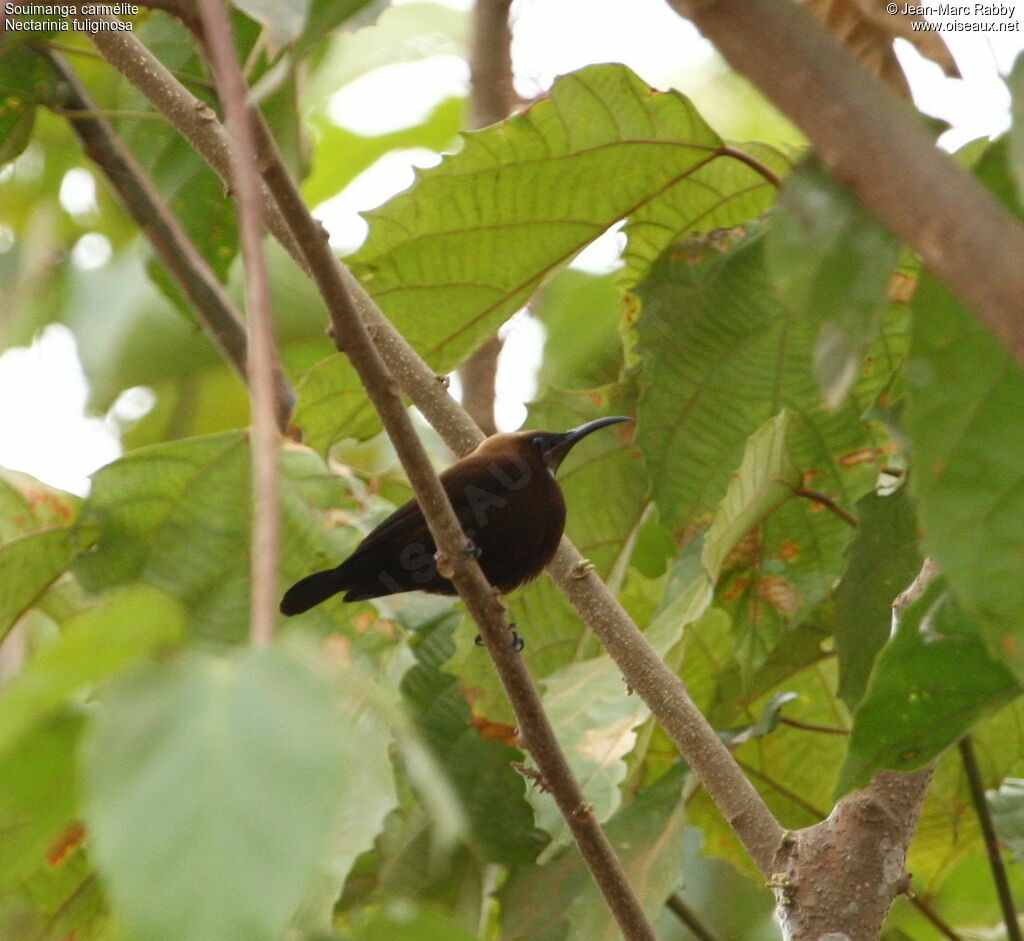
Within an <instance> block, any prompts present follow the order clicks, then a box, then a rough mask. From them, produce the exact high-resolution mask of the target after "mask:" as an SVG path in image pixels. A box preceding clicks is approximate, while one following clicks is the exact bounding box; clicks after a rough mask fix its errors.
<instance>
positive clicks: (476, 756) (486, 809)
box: [402, 614, 542, 865]
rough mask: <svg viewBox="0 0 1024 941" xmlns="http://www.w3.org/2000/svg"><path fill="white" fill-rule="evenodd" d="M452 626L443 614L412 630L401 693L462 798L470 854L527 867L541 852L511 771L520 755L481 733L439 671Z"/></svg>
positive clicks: (520, 784)
mask: <svg viewBox="0 0 1024 941" xmlns="http://www.w3.org/2000/svg"><path fill="white" fill-rule="evenodd" d="M453 620H457V618H455V617H454V616H453V615H451V614H449V615H446V616H442V617H441V618H439V619H437V620H435V621H433V622H431V623H428V624H426V625H421V626H420V627H419V628H418V629H417V632H416V644H415V646H414V647H413V652H414V653H415V655H416V660H417V664H416V666H414V667H412V669H410V670H409V671H408V673H406V675H405V677H404V678H403V679H402V695H403V697H404V698H405V700H406V701H407V703H408V704H409V706H410V712H411V713H412V715H413V716H415V721H416V725H417V727H418V728H419V729H420V731H421V733H422V734H423V736H424V738H425V739H426V743H427V745H428V746H429V747H430V748H431V750H432V751H433V752H434V754H435V755H436V756H437V758H438V760H439V761H441V762H443V766H444V769H445V771H446V772H447V774H448V777H449V779H450V780H451V783H452V785H453V786H454V787H455V789H456V791H457V792H458V794H459V797H460V798H461V801H462V806H463V808H464V809H465V812H466V815H467V816H468V818H469V822H470V827H469V831H468V834H467V836H468V839H469V840H470V841H471V843H472V844H473V846H474V848H475V849H476V850H477V851H478V852H479V853H480V855H481V857H482V858H483V859H485V860H487V861H488V862H492V863H502V864H504V865H513V864H516V863H525V862H529V861H530V860H532V859H534V857H536V855H537V853H538V851H539V850H540V847H541V841H542V835H541V834H540V833H539V832H538V831H537V829H536V828H535V827H534V824H533V813H532V812H531V809H530V806H529V804H527V802H526V800H525V799H524V791H525V790H526V787H525V782H524V781H523V778H522V775H520V774H519V773H518V772H517V771H515V770H514V768H513V767H512V763H513V762H514V761H520V760H522V753H521V752H520V751H519V750H518V749H515V748H512V747H510V746H508V745H506V744H504V743H502V742H498V741H488V740H486V739H484V738H483V737H482V736H481V735H480V733H479V731H478V730H477V729H476V728H475V727H474V726H473V723H472V721H471V716H470V712H469V706H468V705H467V703H466V700H465V699H464V698H463V695H462V691H461V690H460V689H459V683H458V681H457V680H456V679H455V677H454V676H451V675H449V674H448V673H444V672H442V670H441V666H442V665H443V664H444V662H445V661H446V660H448V659H449V658H450V657H451V655H452V652H453V650H454V644H453V643H452V640H451V632H452V626H453Z"/></svg>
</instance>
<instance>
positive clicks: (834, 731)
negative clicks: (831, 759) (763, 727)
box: [779, 716, 850, 735]
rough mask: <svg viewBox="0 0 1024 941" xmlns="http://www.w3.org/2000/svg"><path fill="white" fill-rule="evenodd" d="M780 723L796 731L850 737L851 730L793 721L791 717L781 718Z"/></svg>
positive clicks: (797, 720) (798, 720)
mask: <svg viewBox="0 0 1024 941" xmlns="http://www.w3.org/2000/svg"><path fill="white" fill-rule="evenodd" d="M779 722H781V723H782V724H783V725H791V726H793V728H794V729H803V730H804V731H806V732H822V733H824V734H825V735H849V734H850V730H849V729H839V728H835V727H833V726H831V725H815V724H814V723H813V722H803V721H801V720H800V719H791V718H790V717H789V716H779Z"/></svg>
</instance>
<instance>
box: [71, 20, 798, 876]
mask: <svg viewBox="0 0 1024 941" xmlns="http://www.w3.org/2000/svg"><path fill="white" fill-rule="evenodd" d="M90 39H91V40H92V41H93V43H94V44H95V45H96V48H97V49H99V50H100V52H101V53H102V54H103V55H104V57H105V58H107V60H108V61H109V62H110V63H111V64H112V65H113V66H114V67H115V68H117V69H118V70H119V71H121V72H122V73H123V74H124V75H125V76H126V77H127V78H128V79H129V81H131V82H132V83H133V84H134V85H135V86H136V87H137V88H139V90H140V91H142V93H143V94H144V95H146V97H147V98H149V100H150V101H151V102H152V103H153V104H154V106H155V107H156V108H157V109H158V110H160V111H161V112H162V113H164V114H165V115H166V117H167V118H168V120H170V121H171V122H172V123H174V124H175V126H179V122H181V125H180V127H181V130H182V133H183V134H184V135H185V136H186V138H187V139H188V140H189V141H190V143H192V144H193V146H194V147H196V149H197V150H198V152H199V153H200V154H201V155H202V156H203V158H204V159H206V160H207V162H209V163H210V165H211V166H212V167H213V168H214V170H216V171H217V172H218V173H221V168H222V167H223V166H224V165H225V163H226V149H227V147H228V143H227V139H226V137H225V136H224V135H223V130H222V129H221V128H220V126H219V125H218V124H217V122H216V119H215V118H214V117H213V115H212V113H211V112H210V111H209V109H208V108H205V106H204V105H203V104H202V103H201V102H198V101H197V100H196V99H195V98H193V97H192V96H191V95H190V94H189V92H188V91H187V90H186V89H185V88H184V87H182V86H181V84H180V83H179V82H177V81H176V80H175V79H174V77H173V76H172V75H170V73H169V72H167V70H166V69H164V68H163V66H162V65H160V63H159V62H158V61H157V60H156V59H155V57H153V56H152V55H151V54H150V53H149V52H148V50H146V49H145V48H144V47H142V44H141V43H139V42H138V40H136V39H135V37H134V36H132V35H131V34H130V33H127V32H118V33H115V32H97V33H94V34H90ZM154 86H157V87H154ZM168 86H170V87H168ZM189 102H191V104H189ZM197 109H199V110H203V109H205V113H206V117H205V118H204V120H203V121H202V122H197V121H195V120H194V119H193V117H192V115H193V114H194V113H195V112H196V110H197ZM265 156H266V155H264V154H261V155H260V157H261V161H262V162H263V165H264V166H265V167H266V168H267V169H266V170H265V173H264V179H265V180H266V178H267V175H268V174H270V173H272V172H273V171H272V169H271V168H272V165H273V163H274V161H273V160H272V159H267V160H265V161H264V157H265ZM264 198H265V200H269V199H271V198H270V195H269V192H268V191H266V190H265V192H264ZM271 202H273V201H272V200H271ZM282 209H283V207H282ZM282 209H279V208H278V207H277V205H276V203H275V204H274V205H273V207H272V210H271V212H270V214H269V219H270V221H271V225H270V228H271V231H272V232H273V234H274V235H275V236H277V237H280V238H281V240H282V244H283V245H284V246H285V247H286V248H287V249H288V250H289V251H290V252H292V253H293V254H294V255H295V256H297V257H298V258H300V259H303V260H302V261H300V264H301V265H302V267H303V268H304V269H305V270H307V271H311V270H312V268H311V265H310V263H309V262H308V261H306V260H305V259H304V256H303V253H302V252H301V251H300V250H299V248H298V244H297V242H296V239H295V237H294V236H293V235H292V233H291V231H290V230H289V229H288V225H289V224H296V219H295V218H293V217H292V216H290V215H288V214H287V213H283V212H282ZM302 215H303V216H304V217H308V216H309V213H308V210H305V211H304V213H303V214H302ZM286 216H287V222H286ZM310 221H312V220H310ZM282 229H284V231H283V232H282V231H281V230H282ZM317 245H318V246H319V247H318V248H316V246H314V245H313V243H312V242H310V243H309V244H307V245H306V246H304V247H305V248H307V249H309V250H312V249H313V248H316V255H317V257H318V264H321V265H323V266H324V268H325V270H326V269H327V268H328V267H331V268H333V269H335V273H334V274H332V275H330V279H331V280H330V281H329V282H326V283H325V284H324V285H320V291H321V294H322V295H323V297H324V299H325V301H326V302H327V303H328V304H329V305H330V304H331V303H332V298H333V297H334V295H335V294H337V293H339V292H341V291H342V290H343V291H344V292H346V297H347V299H346V301H345V303H346V304H349V305H350V306H352V307H354V308H355V310H356V311H357V313H358V314H359V316H360V318H361V319H362V321H363V322H364V323H365V324H366V327H367V329H368V330H369V332H370V333H371V335H372V336H373V341H374V343H375V345H376V347H377V349H378V350H379V352H380V354H381V356H382V357H383V359H384V361H385V363H386V365H387V366H388V369H389V371H390V373H391V375H392V376H393V378H394V380H395V381H396V382H397V383H398V385H399V387H400V388H401V389H402V390H403V391H404V392H405V393H406V394H407V395H408V396H409V398H410V399H411V400H412V402H413V404H414V405H416V407H417V408H419V409H420V411H421V412H422V413H423V415H424V416H425V417H426V419H427V421H428V422H430V424H431V425H432V426H433V427H434V428H435V429H436V430H437V431H438V432H439V434H440V435H441V437H442V438H443V439H444V441H445V443H446V444H447V445H448V447H450V448H451V449H452V450H453V451H454V452H455V453H456V454H466V453H468V452H469V451H471V450H473V448H475V447H476V446H477V445H478V444H479V443H480V441H481V440H482V439H483V435H482V434H481V433H480V430H479V428H477V427H476V425H475V424H474V423H473V422H472V420H471V419H470V418H469V416H468V415H467V414H466V412H465V411H464V410H463V409H462V408H461V407H460V406H459V404H458V403H457V402H456V401H455V400H454V399H452V397H451V396H450V395H448V393H447V390H446V388H445V386H444V384H443V382H442V378H443V377H439V376H437V375H436V374H435V373H434V372H433V371H432V370H431V369H430V367H429V366H427V365H426V363H424V362H423V360H422V359H420V357H419V356H418V355H417V354H416V352H415V351H414V350H413V349H412V347H411V346H409V344H408V342H407V341H406V340H405V338H404V337H402V335H401V334H400V333H399V332H398V331H397V330H395V328H394V327H393V326H392V325H391V323H390V321H388V319H387V318H386V317H385V316H384V314H383V313H382V312H381V311H380V309H379V308H378V307H377V305H376V304H375V303H374V302H373V300H372V299H371V298H370V297H369V295H368V294H367V293H366V292H365V290H363V288H362V286H361V285H360V284H359V282H358V281H357V280H356V279H355V278H354V277H353V276H352V274H351V272H349V270H348V269H347V268H346V267H345V266H344V265H342V263H341V262H340V261H339V260H338V259H337V258H335V256H334V254H333V253H332V252H331V250H330V247H329V245H328V244H327V241H326V238H320V241H319V242H318V243H317ZM332 283H333V284H337V285H338V287H337V288H332V287H330V284H332ZM548 573H549V574H550V575H551V577H552V578H553V579H554V580H555V582H556V583H557V584H558V586H559V588H560V589H561V590H562V592H563V594H565V596H566V598H568V600H569V601H570V603H572V604H573V606H574V607H575V608H576V610H577V611H578V612H579V613H580V616H581V617H582V619H583V621H584V622H585V623H586V624H587V626H588V627H590V629H591V630H592V631H593V632H594V634H595V635H596V636H597V638H598V640H599V641H600V642H601V643H602V645H603V646H604V648H605V649H606V650H607V651H608V653H609V654H610V655H611V656H612V658H613V659H614V660H615V662H616V664H617V665H618V667H619V669H620V670H621V671H622V674H623V676H624V677H625V679H626V682H627V683H628V684H629V687H630V689H633V690H635V691H636V692H637V693H638V694H639V695H640V696H641V698H642V699H643V700H644V702H645V703H646V705H647V706H648V708H649V709H650V710H651V712H652V713H653V714H654V716H655V718H656V719H657V720H658V722H659V723H660V724H661V726H662V727H663V728H664V729H665V730H666V732H667V733H668V734H669V736H670V737H671V738H672V740H673V742H675V744H676V746H677V747H678V748H679V750H680V753H681V754H682V755H683V757H684V758H685V759H686V760H687V762H688V763H689V764H690V767H691V768H693V770H694V772H695V773H696V774H697V776H698V778H699V779H700V781H701V783H702V784H703V785H704V786H705V788H707V790H708V793H709V794H710V795H711V798H712V800H713V801H714V802H715V803H716V805H717V806H718V807H719V809H720V810H721V811H722V813H723V815H724V816H725V818H726V819H727V820H728V821H729V823H730V825H732V826H733V828H734V829H735V831H736V833H737V835H738V836H739V838H740V840H741V841H742V842H743V844H744V846H745V847H746V848H747V851H748V852H749V853H750V855H751V858H752V859H753V860H754V863H755V864H756V865H757V867H758V869H760V871H761V872H762V873H763V874H764V875H765V876H766V877H768V876H770V874H771V873H772V872H773V871H774V858H775V854H776V851H777V850H778V848H779V846H780V844H781V842H782V838H783V830H782V828H781V827H780V826H779V824H778V823H777V822H776V820H775V818H774V817H773V816H772V813H771V811H770V810H769V809H768V807H767V805H766V804H765V803H764V801H763V799H762V798H761V796H760V794H758V792H757V791H756V790H755V789H754V787H753V785H751V783H750V782H749V781H748V780H747V778H746V776H745V775H744V774H743V772H742V770H741V769H740V768H739V766H738V765H737V764H736V762H735V761H734V759H733V758H732V756H731V755H730V754H729V751H728V749H726V747H725V746H724V745H723V744H722V742H721V740H720V739H719V738H718V735H717V734H716V733H715V731H714V729H713V728H712V727H711V726H710V724H709V723H708V722H707V720H706V719H705V718H704V716H703V715H702V714H701V713H700V710H698V709H697V707H696V705H695V704H694V703H693V701H692V700H691V699H690V697H689V695H688V693H687V692H686V689H685V687H684V685H683V682H682V680H680V679H679V677H678V676H676V675H675V673H673V672H672V670H670V669H669V668H668V667H667V666H666V665H665V664H664V663H663V662H662V660H661V658H660V657H658V655H657V654H656V653H655V652H654V651H653V650H652V649H651V647H650V645H649V644H648V643H647V641H646V639H645V638H644V635H643V633H642V632H641V631H640V630H639V628H638V627H637V626H636V624H634V623H633V621H632V620H631V619H630V617H629V615H628V614H626V612H625V610H624V609H623V607H622V605H621V604H619V602H618V600H617V599H616V598H615V596H614V595H612V594H611V592H610V591H609V590H608V588H607V587H606V586H605V584H604V583H603V582H602V581H601V580H600V579H599V578H598V577H597V576H596V575H595V574H594V573H593V572H592V571H589V570H588V566H587V564H586V560H585V559H584V558H583V556H581V555H580V553H579V552H578V551H577V550H576V548H575V547H574V546H573V545H572V543H571V542H570V541H569V540H568V539H565V538H563V539H562V542H561V544H560V546H559V549H558V552H557V553H556V555H555V557H554V559H553V560H552V562H551V564H550V565H549V566H548ZM485 636H486V635H485ZM503 643H507V638H506V639H505V640H504V641H503Z"/></svg>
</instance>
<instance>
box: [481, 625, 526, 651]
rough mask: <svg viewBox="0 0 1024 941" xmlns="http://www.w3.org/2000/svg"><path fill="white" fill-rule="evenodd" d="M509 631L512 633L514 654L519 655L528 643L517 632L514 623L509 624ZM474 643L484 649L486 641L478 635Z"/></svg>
mask: <svg viewBox="0 0 1024 941" xmlns="http://www.w3.org/2000/svg"><path fill="white" fill-rule="evenodd" d="M509 630H510V631H511V632H512V652H513V653H519V652H520V651H521V650H522V649H523V648H524V647H525V646H526V641H525V640H523V638H522V637H521V636H520V635H519V634H518V633H517V632H516V626H515V624H514V623H512V624H509ZM473 643H474V644H476V645H477V647H483V645H484V639H483V638H482V637H481V636H480V635H479V634H477V635H476V637H474V638H473Z"/></svg>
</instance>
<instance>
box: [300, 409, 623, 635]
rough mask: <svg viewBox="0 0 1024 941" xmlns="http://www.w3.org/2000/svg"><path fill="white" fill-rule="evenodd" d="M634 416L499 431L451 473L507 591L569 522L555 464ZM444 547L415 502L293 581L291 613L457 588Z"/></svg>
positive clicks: (457, 502)
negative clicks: (341, 600)
mask: <svg viewBox="0 0 1024 941" xmlns="http://www.w3.org/2000/svg"><path fill="white" fill-rule="evenodd" d="M621 421H629V419H628V418H624V417H614V418H598V419H597V420H596V421H591V422H587V423H586V424H585V425H580V426H579V428H573V429H572V430H571V431H565V432H551V431H519V432H515V433H514V434H499V435H491V437H489V438H487V439H486V440H485V441H483V442H482V443H481V444H480V446H479V447H478V448H477V449H476V450H475V451H473V452H472V453H470V454H467V455H466V456H465V457H464V458H462V459H461V460H459V461H456V462H455V463H454V464H453V465H452V466H451V467H449V468H448V469H447V470H446V471H444V472H443V473H442V474H441V478H440V479H441V484H442V486H443V487H444V489H445V492H446V493H447V494H448V499H449V500H451V502H452V508H453V509H454V510H455V515H456V516H457V517H458V519H459V522H460V523H461V524H462V529H463V531H464V532H465V534H466V536H467V538H468V539H469V541H470V543H471V544H472V546H473V550H472V551H473V553H474V555H476V556H477V559H478V561H479V563H480V567H481V568H482V569H483V572H484V575H486V576H487V580H488V581H489V582H490V583H491V584H492V585H493V586H494V587H495V588H497V589H498V590H499V591H503V592H507V591H512V589H514V588H518V587H519V586H520V585H522V584H524V583H525V582H528V581H529V580H530V579H531V578H536V577H537V576H538V575H539V574H540V573H541V570H542V569H543V568H544V566H545V565H547V564H548V562H549V561H551V557H552V556H553V555H554V554H555V549H556V548H557V547H558V541H559V540H560V539H561V538H562V530H563V529H564V528H565V501H564V500H563V498H562V491H561V489H560V488H559V486H558V484H557V483H556V482H555V471H557V470H558V465H559V464H561V463H562V460H563V458H564V457H565V456H566V454H568V453H569V451H570V449H571V448H572V447H573V445H574V444H576V442H577V441H580V440H582V439H583V438H585V437H586V436H587V435H589V434H590V433H591V432H592V431H597V430H598V429H599V428H604V427H605V426H606V425H611V424H614V423H615V422H621ZM436 551H437V549H436V546H435V545H434V539H433V537H432V536H431V535H430V530H429V529H428V528H427V522H426V520H425V519H424V518H423V512H422V511H421V510H420V508H419V504H418V503H417V502H416V501H415V500H410V501H409V502H408V503H406V504H405V505H404V506H401V507H399V508H398V509H397V510H395V512H394V513H392V514H391V515H390V516H389V517H388V518H387V519H386V520H384V522H383V523H381V524H380V525H379V526H378V527H377V528H376V529H374V530H373V531H372V532H371V533H370V534H369V535H368V536H366V538H365V539H363V541H362V542H361V543H359V545H358V546H357V547H356V550H355V552H353V553H352V555H350V556H349V557H348V558H347V559H346V560H345V561H344V562H342V563H341V565H339V566H338V567H337V568H333V569H327V570H326V571H324V572H315V573H314V574H312V575H307V576H306V577H305V578H303V579H301V580H300V581H298V582H296V583H295V584H294V585H292V587H291V588H289V589H288V591H286V592H285V594H284V597H283V598H282V599H281V613H282V614H287V615H293V614H301V613H302V612H303V611H308V610H309V609H310V608H312V607H313V606H314V605H318V604H320V602H321V601H326V600H327V599H328V598H330V597H331V595H334V594H337V593H338V592H339V591H343V592H345V600H346V601H364V600H366V599H367V598H379V597H381V596H382V595H393V594H397V593H398V592H402V591H416V590H419V591H426V592H430V593H431V594H435V595H454V594H455V593H456V591H455V586H454V585H453V584H452V583H451V581H449V580H448V579H447V578H445V577H444V576H443V575H442V574H441V573H440V572H438V570H437V559H436V558H435V553H436Z"/></svg>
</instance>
